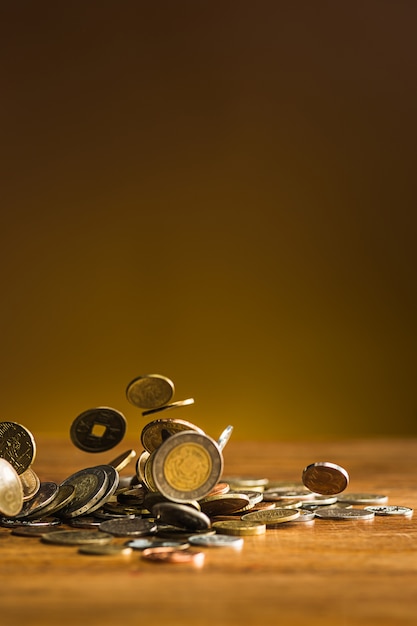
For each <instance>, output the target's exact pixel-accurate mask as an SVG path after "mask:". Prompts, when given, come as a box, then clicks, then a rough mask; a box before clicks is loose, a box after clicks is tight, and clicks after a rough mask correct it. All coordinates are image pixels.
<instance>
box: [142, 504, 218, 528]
mask: <svg viewBox="0 0 417 626" xmlns="http://www.w3.org/2000/svg"><path fill="white" fill-rule="evenodd" d="M152 515H154V516H155V517H156V518H158V519H159V520H161V521H162V522H163V523H164V524H171V525H172V526H176V527H178V528H184V529H186V530H191V531H196V530H207V529H208V528H210V519H209V518H208V517H207V515H206V514H205V513H203V512H201V511H197V510H196V509H195V508H194V507H191V506H188V505H186V504H178V503H176V502H159V503H157V504H155V505H154V506H153V507H152Z"/></svg>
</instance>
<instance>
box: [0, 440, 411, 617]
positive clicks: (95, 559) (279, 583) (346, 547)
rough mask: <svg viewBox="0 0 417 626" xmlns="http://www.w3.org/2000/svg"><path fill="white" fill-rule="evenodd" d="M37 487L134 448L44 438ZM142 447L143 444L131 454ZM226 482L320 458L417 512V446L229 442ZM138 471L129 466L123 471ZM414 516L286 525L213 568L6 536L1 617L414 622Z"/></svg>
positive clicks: (214, 553) (0, 553) (227, 553)
mask: <svg viewBox="0 0 417 626" xmlns="http://www.w3.org/2000/svg"><path fill="white" fill-rule="evenodd" d="M37 444H38V446H37V448H38V449H37V457H36V460H35V462H34V465H33V468H34V469H35V471H36V472H37V474H38V475H39V477H40V478H41V480H43V481H46V480H53V481H61V480H62V479H63V478H65V477H67V476H68V475H69V474H71V473H72V472H74V471H76V470H78V469H81V468H82V467H89V466H92V465H96V464H99V463H103V462H108V461H110V460H111V459H112V458H113V457H115V456H116V455H117V454H118V453H120V452H122V451H123V450H124V449H125V448H127V447H133V448H134V449H136V450H137V452H138V453H139V452H140V451H141V448H140V446H139V444H138V443H137V442H134V441H133V442H132V441H130V442H126V441H125V442H124V443H123V445H120V446H119V447H118V448H117V449H116V450H112V451H110V453H105V454H88V453H84V452H81V451H80V450H77V449H76V448H74V446H73V445H72V444H71V442H69V441H66V440H54V439H41V440H39V441H37ZM135 446H136V447H135ZM224 459H225V469H224V474H225V475H237V476H258V477H263V476H265V477H268V478H270V479H271V480H274V479H275V480H281V479H289V480H300V477H301V472H302V469H303V468H304V467H305V466H306V465H308V464H309V463H313V462H316V461H332V462H334V463H338V464H340V465H342V466H343V467H344V468H345V469H346V470H347V471H348V472H349V475H350V485H349V487H348V490H349V491H352V492H353V491H355V492H369V493H384V494H386V495H387V496H388V497H389V504H394V505H403V506H408V507H412V508H416V507H417V487H416V485H417V471H416V470H417V440H360V441H356V440H355V441H344V442H324V443H319V442H311V443H309V442H296V443H295V442H294V443H288V442H268V443H256V442H245V443H241V442H233V441H230V442H229V443H228V444H227V446H226V448H225V449H224ZM131 473H134V463H131V465H130V466H128V467H127V468H126V469H125V470H123V472H122V474H126V475H128V474H131ZM416 528H417V527H416V518H415V517H414V518H405V517H400V518H387V517H376V518H375V519H374V520H373V521H367V522H364V521H325V520H319V519H317V520H316V521H315V522H314V523H313V524H312V525H308V524H307V525H303V524H299V525H292V526H291V525H288V524H282V525H281V527H280V528H278V529H274V530H267V532H266V534H265V535H263V536H258V537H246V538H245V540H244V547H243V549H242V550H241V551H235V550H231V549H227V548H224V549H221V548H214V549H213V548H212V549H204V552H205V555H206V557H205V563H204V565H203V567H200V568H196V567H193V566H190V565H186V564H176V565H174V564H160V563H150V562H146V561H144V560H143V559H142V558H141V555H140V553H139V552H137V551H134V552H133V553H132V554H131V555H129V556H123V557H121V556H118V557H114V556H113V557H105V556H87V555H81V554H79V553H78V549H77V547H74V546H71V547H70V546H68V547H66V546H55V545H47V544H45V543H42V542H41V541H40V540H39V539H38V538H25V537H18V536H14V535H12V534H11V531H10V530H9V529H4V528H1V529H0V598H1V604H0V616H1V624H2V625H4V626H13V625H18V626H20V625H23V624H29V625H30V626H37V625H41V624H42V625H45V624H48V625H49V624H51V625H52V624H59V625H60V626H66V625H71V626H72V625H75V624H80V623H83V624H94V625H96V624H97V625H100V626H107V625H110V624H120V625H126V626H130V625H139V624H142V623H147V624H150V623H156V624H168V625H174V626H176V625H178V626H180V625H181V626H184V625H188V624H193V625H194V626H196V625H197V626H200V625H201V626H206V625H209V624H210V625H212V624H214V623H216V624H219V625H220V626H228V625H232V624H233V625H234V626H242V625H246V624H268V625H269V624H287V623H288V624H289V625H290V624H300V625H301V624H303V626H304V624H311V625H313V626H315V625H317V626H319V625H320V626H323V625H327V624H329V625H330V624H332V625H334V624H337V625H341V626H346V625H351V624H352V625H354V626H361V625H364V626H365V625H366V626H374V625H375V626H376V625H378V626H384V625H391V624H392V625H394V624H395V625H405V624H407V625H410V626H411V625H412V626H415V624H416V623H417V529H416Z"/></svg>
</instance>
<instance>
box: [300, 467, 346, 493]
mask: <svg viewBox="0 0 417 626" xmlns="http://www.w3.org/2000/svg"><path fill="white" fill-rule="evenodd" d="M302 481H303V483H304V485H305V486H306V487H307V489H310V491H314V493H320V494H322V495H325V496H331V495H335V494H338V493H340V492H342V491H344V490H345V489H346V487H347V486H348V484H349V474H348V473H347V471H346V470H345V469H343V467H340V465H336V464H335V463H327V462H319V463H312V464H311V465H308V466H307V467H305V468H304V470H303V473H302Z"/></svg>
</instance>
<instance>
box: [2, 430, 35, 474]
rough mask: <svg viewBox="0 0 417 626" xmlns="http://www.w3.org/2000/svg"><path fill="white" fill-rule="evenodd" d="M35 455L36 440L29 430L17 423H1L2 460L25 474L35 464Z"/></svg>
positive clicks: (19, 472)
mask: <svg viewBox="0 0 417 626" xmlns="http://www.w3.org/2000/svg"><path fill="white" fill-rule="evenodd" d="M35 454H36V444H35V440H34V438H33V435H32V433H31V432H30V431H29V430H28V429H27V428H25V427H24V426H21V425H20V424H17V423H16V422H0V458H2V459H6V461H8V462H9V463H10V465H12V466H13V467H14V469H15V470H16V472H17V473H18V474H23V472H25V471H26V470H27V469H28V467H30V465H31V464H32V463H33V461H34V459H35Z"/></svg>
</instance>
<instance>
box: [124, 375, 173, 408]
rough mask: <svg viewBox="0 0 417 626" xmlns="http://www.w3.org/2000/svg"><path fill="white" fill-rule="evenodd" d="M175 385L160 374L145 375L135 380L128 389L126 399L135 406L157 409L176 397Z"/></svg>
mask: <svg viewBox="0 0 417 626" xmlns="http://www.w3.org/2000/svg"><path fill="white" fill-rule="evenodd" d="M174 389H175V388H174V383H173V382H172V380H170V379H169V378H167V377H166V376H161V375H160V374H144V375H143V376H138V377H137V378H134V379H133V380H132V381H130V383H129V384H128V385H127V387H126V397H127V399H128V401H129V402H130V403H131V404H133V405H134V406H137V407H140V408H142V409H157V408H158V407H160V406H162V405H164V404H167V403H168V402H169V401H170V400H171V398H172V396H173V395H174Z"/></svg>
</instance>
